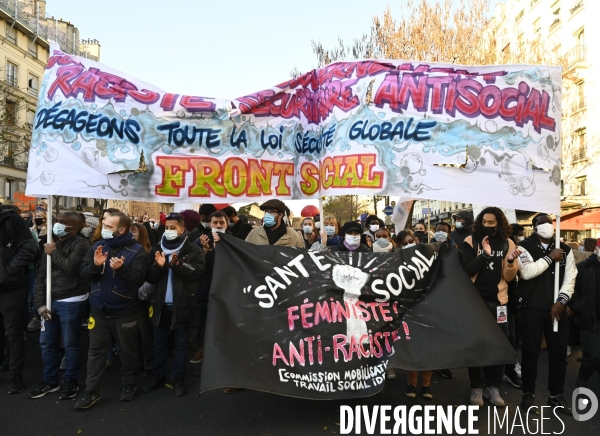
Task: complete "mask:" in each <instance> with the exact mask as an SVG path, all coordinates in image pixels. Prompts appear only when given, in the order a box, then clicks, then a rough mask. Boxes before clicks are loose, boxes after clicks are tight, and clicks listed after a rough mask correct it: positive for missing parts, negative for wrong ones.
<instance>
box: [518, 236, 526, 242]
mask: <svg viewBox="0 0 600 436" xmlns="http://www.w3.org/2000/svg"><path fill="white" fill-rule="evenodd" d="M524 240H525V236H517V241H519V242H520V241H524Z"/></svg>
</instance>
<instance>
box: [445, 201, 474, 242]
mask: <svg viewBox="0 0 600 436" xmlns="http://www.w3.org/2000/svg"><path fill="white" fill-rule="evenodd" d="M452 218H453V219H454V231H453V232H452V233H451V234H450V238H451V239H452V240H453V241H454V243H455V244H456V246H457V247H460V244H462V242H463V241H464V240H465V239H466V238H467V236H471V235H472V234H473V221H474V219H473V212H472V211H470V210H463V211H461V212H458V213H457V214H455V215H452Z"/></svg>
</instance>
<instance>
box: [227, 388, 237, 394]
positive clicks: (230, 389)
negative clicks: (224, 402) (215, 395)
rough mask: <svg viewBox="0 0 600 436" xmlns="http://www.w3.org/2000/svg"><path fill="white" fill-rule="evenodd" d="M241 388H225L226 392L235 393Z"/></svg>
mask: <svg viewBox="0 0 600 436" xmlns="http://www.w3.org/2000/svg"><path fill="white" fill-rule="evenodd" d="M238 390H239V389H238V388H231V387H230V388H225V389H224V390H223V393H224V394H235V393H236V392H237V391H238Z"/></svg>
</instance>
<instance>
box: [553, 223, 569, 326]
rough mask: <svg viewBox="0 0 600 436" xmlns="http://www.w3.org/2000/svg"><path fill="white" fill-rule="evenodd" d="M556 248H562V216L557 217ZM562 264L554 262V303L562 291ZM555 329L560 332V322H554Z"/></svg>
mask: <svg viewBox="0 0 600 436" xmlns="http://www.w3.org/2000/svg"><path fill="white" fill-rule="evenodd" d="M554 247H555V248H560V215H556V242H555V243H554ZM565 261H566V259H565ZM559 279H560V262H554V302H556V300H558V291H559V289H560V280H559ZM565 313H566V312H565ZM553 329H554V331H555V332H557V331H558V321H557V320H556V319H555V320H554V326H553Z"/></svg>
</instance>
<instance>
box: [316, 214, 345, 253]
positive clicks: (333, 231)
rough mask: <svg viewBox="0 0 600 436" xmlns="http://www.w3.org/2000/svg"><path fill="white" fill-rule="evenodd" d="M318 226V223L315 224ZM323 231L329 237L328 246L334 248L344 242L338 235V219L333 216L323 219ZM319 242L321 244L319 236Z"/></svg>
mask: <svg viewBox="0 0 600 436" xmlns="http://www.w3.org/2000/svg"><path fill="white" fill-rule="evenodd" d="M315 225H316V223H315ZM323 230H324V231H325V234H326V235H327V246H328V247H332V246H334V245H338V244H339V243H340V242H342V240H343V238H342V237H341V236H340V235H339V234H338V233H339V226H338V221H337V218H336V217H334V216H333V215H327V216H326V217H325V218H324V219H323ZM319 242H321V237H320V236H319Z"/></svg>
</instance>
